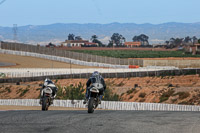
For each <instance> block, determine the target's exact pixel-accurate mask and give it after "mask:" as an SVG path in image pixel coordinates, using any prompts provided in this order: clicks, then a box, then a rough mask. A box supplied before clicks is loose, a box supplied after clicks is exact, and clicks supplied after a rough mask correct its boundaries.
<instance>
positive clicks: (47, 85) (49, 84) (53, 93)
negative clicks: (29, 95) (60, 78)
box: [39, 78, 58, 104]
mask: <svg viewBox="0 0 200 133" xmlns="http://www.w3.org/2000/svg"><path fill="white" fill-rule="evenodd" d="M46 87H50V88H51V89H52V97H51V98H52V100H51V104H53V100H54V99H55V97H56V93H57V90H58V88H57V87H56V86H55V84H54V83H53V82H52V81H51V80H50V79H49V78H46V79H45V80H44V84H43V85H42V88H41V89H40V94H41V92H42V90H43V89H44V88H46ZM42 98H43V96H42V95H41V96H40V102H39V103H40V104H42Z"/></svg>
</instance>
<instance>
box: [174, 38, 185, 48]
mask: <svg viewBox="0 0 200 133" xmlns="http://www.w3.org/2000/svg"><path fill="white" fill-rule="evenodd" d="M182 42H183V38H176V39H175V40H174V43H175V46H180V45H181V44H182Z"/></svg>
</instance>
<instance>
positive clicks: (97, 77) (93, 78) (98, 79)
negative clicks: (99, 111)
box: [83, 71, 106, 104]
mask: <svg viewBox="0 0 200 133" xmlns="http://www.w3.org/2000/svg"><path fill="white" fill-rule="evenodd" d="M94 83H100V84H102V86H103V88H102V89H99V95H100V103H99V104H101V99H102V97H103V95H104V91H105V90H106V84H105V81H104V79H103V77H102V76H101V75H100V74H99V72H98V71H94V72H93V74H92V76H91V77H90V78H89V79H88V81H87V83H86V86H87V88H86V93H85V99H84V101H83V104H86V102H87V101H88V98H89V93H90V92H89V91H90V86H91V85H92V84H94Z"/></svg>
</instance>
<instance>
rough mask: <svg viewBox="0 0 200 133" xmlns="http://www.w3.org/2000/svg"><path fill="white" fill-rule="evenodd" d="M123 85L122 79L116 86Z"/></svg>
mask: <svg viewBox="0 0 200 133" xmlns="http://www.w3.org/2000/svg"><path fill="white" fill-rule="evenodd" d="M123 85H125V84H124V82H123V81H121V82H120V83H119V84H117V86H123Z"/></svg>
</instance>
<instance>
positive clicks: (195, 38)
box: [192, 36, 198, 44]
mask: <svg viewBox="0 0 200 133" xmlns="http://www.w3.org/2000/svg"><path fill="white" fill-rule="evenodd" d="M197 42H198V39H197V37H196V36H193V37H192V43H193V44H195V43H197Z"/></svg>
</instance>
